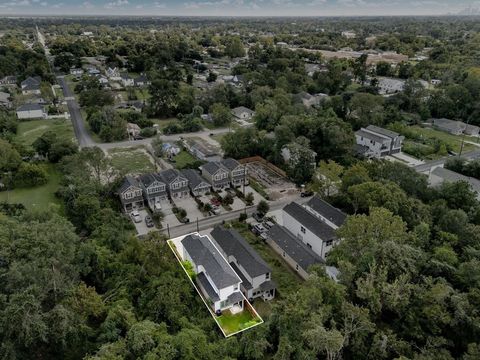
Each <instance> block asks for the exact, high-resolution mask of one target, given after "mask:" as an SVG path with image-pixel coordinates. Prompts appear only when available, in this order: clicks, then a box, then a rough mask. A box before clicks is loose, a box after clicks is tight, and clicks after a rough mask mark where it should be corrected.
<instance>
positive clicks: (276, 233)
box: [267, 225, 323, 270]
mask: <svg viewBox="0 0 480 360" xmlns="http://www.w3.org/2000/svg"><path fill="white" fill-rule="evenodd" d="M267 235H268V237H269V238H270V239H271V240H272V241H273V242H275V243H276V244H277V245H278V246H279V247H280V248H281V249H282V250H283V251H285V253H287V254H288V256H290V257H291V258H292V259H293V260H294V261H295V262H296V263H297V264H298V265H299V266H300V267H301V268H302V269H304V270H307V269H308V267H309V266H311V265H314V264H322V263H323V260H322V259H321V258H320V257H319V256H318V255H317V254H315V253H314V252H313V251H312V249H310V248H309V247H308V246H306V245H305V244H304V243H302V242H301V241H300V240H298V239H296V238H295V236H294V235H293V234H292V233H291V232H290V231H288V230H287V229H285V228H284V227H283V226H280V225H274V226H272V227H271V228H270V230H268V232H267Z"/></svg>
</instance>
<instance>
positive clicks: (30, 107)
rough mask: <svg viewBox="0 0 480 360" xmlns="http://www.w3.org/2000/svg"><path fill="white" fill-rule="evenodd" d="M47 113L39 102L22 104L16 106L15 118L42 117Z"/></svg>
mask: <svg viewBox="0 0 480 360" xmlns="http://www.w3.org/2000/svg"><path fill="white" fill-rule="evenodd" d="M46 117H47V113H46V112H45V110H44V108H43V106H42V105H40V104H24V105H22V106H20V107H19V108H17V118H19V119H44V118H46Z"/></svg>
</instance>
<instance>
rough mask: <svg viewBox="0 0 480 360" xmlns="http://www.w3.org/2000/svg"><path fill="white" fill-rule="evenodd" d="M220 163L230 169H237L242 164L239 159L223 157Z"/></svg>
mask: <svg viewBox="0 0 480 360" xmlns="http://www.w3.org/2000/svg"><path fill="white" fill-rule="evenodd" d="M220 163H221V164H222V165H223V166H225V167H226V168H227V169H228V170H230V171H232V170H235V169H236V168H237V167H238V166H240V165H241V164H240V163H239V162H238V161H237V160H235V159H232V158H226V159H223V160H222V161H221V162H220Z"/></svg>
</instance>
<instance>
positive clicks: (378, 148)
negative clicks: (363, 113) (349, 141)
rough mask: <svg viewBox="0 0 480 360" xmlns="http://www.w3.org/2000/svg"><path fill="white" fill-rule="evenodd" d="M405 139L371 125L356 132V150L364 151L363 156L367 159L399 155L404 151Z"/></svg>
mask: <svg viewBox="0 0 480 360" xmlns="http://www.w3.org/2000/svg"><path fill="white" fill-rule="evenodd" d="M404 138H405V137H404V136H401V135H400V134H398V133H396V132H394V131H390V130H387V129H383V128H381V127H378V126H375V125H369V126H367V127H366V128H361V129H360V130H358V131H356V132H355V141H356V145H357V146H356V149H357V151H362V152H363V153H362V155H365V156H366V157H375V158H381V157H384V156H387V155H392V154H397V153H399V152H400V151H402V144H403V140H404Z"/></svg>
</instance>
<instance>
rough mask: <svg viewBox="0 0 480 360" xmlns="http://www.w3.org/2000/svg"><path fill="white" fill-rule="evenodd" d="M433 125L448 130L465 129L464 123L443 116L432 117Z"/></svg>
mask: <svg viewBox="0 0 480 360" xmlns="http://www.w3.org/2000/svg"><path fill="white" fill-rule="evenodd" d="M432 121H433V124H434V125H435V126H439V127H443V128H445V129H450V130H465V127H466V124H465V123H463V122H461V121H456V120H450V119H445V118H440V119H432Z"/></svg>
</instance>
